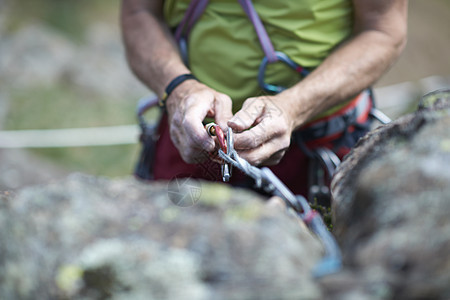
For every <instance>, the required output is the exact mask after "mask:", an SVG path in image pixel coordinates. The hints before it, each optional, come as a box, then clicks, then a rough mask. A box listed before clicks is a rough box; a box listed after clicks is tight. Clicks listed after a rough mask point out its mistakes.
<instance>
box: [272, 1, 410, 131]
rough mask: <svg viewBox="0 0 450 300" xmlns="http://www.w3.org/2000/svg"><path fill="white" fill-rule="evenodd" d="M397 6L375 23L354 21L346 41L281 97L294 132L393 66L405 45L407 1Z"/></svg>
mask: <svg viewBox="0 0 450 300" xmlns="http://www.w3.org/2000/svg"><path fill="white" fill-rule="evenodd" d="M362 1H364V0H362ZM389 1H390V0H389ZM397 2H402V3H400V4H399V5H398V6H399V7H398V8H396V9H395V10H394V13H392V14H387V15H388V16H387V17H384V18H383V17H379V18H375V17H374V18H373V20H376V22H377V23H375V21H372V20H370V18H364V15H362V16H360V20H363V21H358V19H357V21H356V24H355V30H354V31H355V34H354V36H353V37H352V38H351V39H350V40H349V41H347V42H346V43H344V44H343V45H342V46H341V47H339V48H338V49H336V50H335V51H334V52H333V53H332V54H331V55H330V56H329V57H328V58H327V59H325V60H324V61H323V63H322V64H321V65H320V66H319V67H318V68H317V69H315V70H314V71H313V72H312V73H311V74H310V75H308V76H307V77H306V78H305V79H304V80H302V81H301V82H299V83H298V84H297V85H295V86H294V87H292V88H290V89H288V90H286V91H284V92H283V93H282V94H280V96H281V97H280V98H282V99H289V100H288V101H286V102H287V103H286V105H288V106H287V107H289V110H288V111H289V112H290V114H291V117H292V120H293V122H294V124H293V128H298V127H300V126H302V125H303V124H305V122H307V121H308V120H310V119H312V118H314V117H315V116H317V115H318V114H320V113H322V112H324V111H326V110H327V109H329V108H331V107H333V106H335V105H337V104H340V103H342V102H344V101H346V100H348V99H350V98H351V97H353V96H355V95H356V94H357V93H359V92H360V91H362V90H363V89H365V88H367V87H368V86H370V85H372V84H373V83H374V82H375V81H377V80H378V79H379V78H380V77H381V75H382V74H383V73H384V72H385V71H386V70H387V69H389V67H390V66H391V65H392V64H393V63H394V62H395V60H396V59H397V58H398V56H399V55H400V53H401V52H402V50H403V48H404V46H405V43H406V6H405V2H406V1H397ZM401 4H403V5H401ZM366 10H367V9H366ZM367 20H369V21H367ZM383 21H385V22H383ZM363 22H366V23H363ZM380 24H382V25H380ZM386 24H387V25H386Z"/></svg>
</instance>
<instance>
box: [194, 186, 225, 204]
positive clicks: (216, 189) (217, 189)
mask: <svg viewBox="0 0 450 300" xmlns="http://www.w3.org/2000/svg"><path fill="white" fill-rule="evenodd" d="M230 198H231V188H230V187H229V186H228V185H225V184H220V183H209V184H203V185H202V194H201V196H200V199H199V201H198V204H200V205H204V206H211V207H218V206H222V205H224V204H226V203H227V202H228V201H229V200H230Z"/></svg>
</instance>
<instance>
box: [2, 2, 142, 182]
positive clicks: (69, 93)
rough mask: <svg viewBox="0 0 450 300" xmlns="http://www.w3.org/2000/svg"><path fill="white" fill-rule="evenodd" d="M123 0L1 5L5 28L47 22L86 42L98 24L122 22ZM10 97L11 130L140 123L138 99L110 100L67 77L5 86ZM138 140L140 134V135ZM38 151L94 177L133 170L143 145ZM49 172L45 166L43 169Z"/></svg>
mask: <svg viewBox="0 0 450 300" xmlns="http://www.w3.org/2000/svg"><path fill="white" fill-rule="evenodd" d="M119 7H120V1H119V0H114V1H104V0H76V1H71V0H33V1H26V0H6V2H4V5H3V6H2V8H5V9H6V10H5V11H4V12H6V13H5V14H3V17H6V20H5V19H4V20H3V21H4V23H3V25H4V27H3V28H4V29H5V28H6V30H7V32H9V33H12V34H13V33H14V32H15V31H16V30H18V29H20V28H22V27H25V26H33V24H35V23H39V24H44V25H47V26H50V27H51V28H53V29H55V30H56V31H59V32H60V33H61V34H62V35H64V36H65V37H67V38H69V39H70V40H72V41H75V42H76V43H77V44H83V42H84V41H83V39H84V36H85V35H86V32H87V31H88V30H89V28H90V25H91V24H93V23H94V22H102V23H106V24H111V26H118V12H119ZM4 88H6V89H8V90H7V92H8V97H9V98H10V100H11V101H10V105H9V106H10V107H9V111H8V115H7V118H6V122H5V124H3V126H4V129H6V130H21V129H59V128H76V127H96V126H115V125H124V124H135V123H136V120H135V115H134V111H135V104H136V103H135V101H134V100H135V99H130V100H129V101H124V100H123V99H106V97H105V96H102V95H98V94H93V93H91V92H88V91H86V90H84V89H82V88H81V87H79V86H76V85H75V84H70V83H65V81H64V78H62V79H61V80H59V81H58V82H55V83H54V84H53V85H50V86H41V85H34V86H33V85H27V87H21V88H15V89H11V87H8V86H7V87H4ZM136 140H137V137H136ZM31 151H32V152H33V153H35V154H37V155H38V156H41V157H43V158H44V159H46V160H51V161H52V162H55V163H57V164H59V165H61V166H62V167H63V168H65V169H67V170H69V171H80V172H84V173H90V174H95V175H105V176H123V175H128V174H131V172H132V170H133V167H134V162H135V161H136V159H137V156H138V154H139V146H138V144H136V145H121V146H100V147H79V148H52V149H33V150H31ZM43 172H45V170H43Z"/></svg>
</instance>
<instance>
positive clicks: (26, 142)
mask: <svg viewBox="0 0 450 300" xmlns="http://www.w3.org/2000/svg"><path fill="white" fill-rule="evenodd" d="M138 135H139V127H138V126H137V125H123V126H108V127H92V128H68V129H50V130H14V131H0V148H60V147H86V146H108V145H129V144H135V143H137V141H138Z"/></svg>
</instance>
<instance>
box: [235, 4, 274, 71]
mask: <svg viewBox="0 0 450 300" xmlns="http://www.w3.org/2000/svg"><path fill="white" fill-rule="evenodd" d="M238 1H239V3H240V4H241V6H242V8H243V9H244V11H245V13H246V14H247V16H248V18H249V19H250V21H251V22H252V24H253V27H254V28H255V31H256V35H257V36H258V39H259V43H260V44H261V47H262V49H263V51H264V54H265V55H266V57H267V61H268V62H269V63H273V62H276V61H278V57H277V55H276V54H275V50H274V48H273V45H272V41H271V40H270V38H269V35H268V34H267V31H266V29H265V28H264V25H263V23H262V22H261V19H260V17H259V15H258V13H257V12H256V10H255V7H254V6H253V3H252V1H251V0H238Z"/></svg>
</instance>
